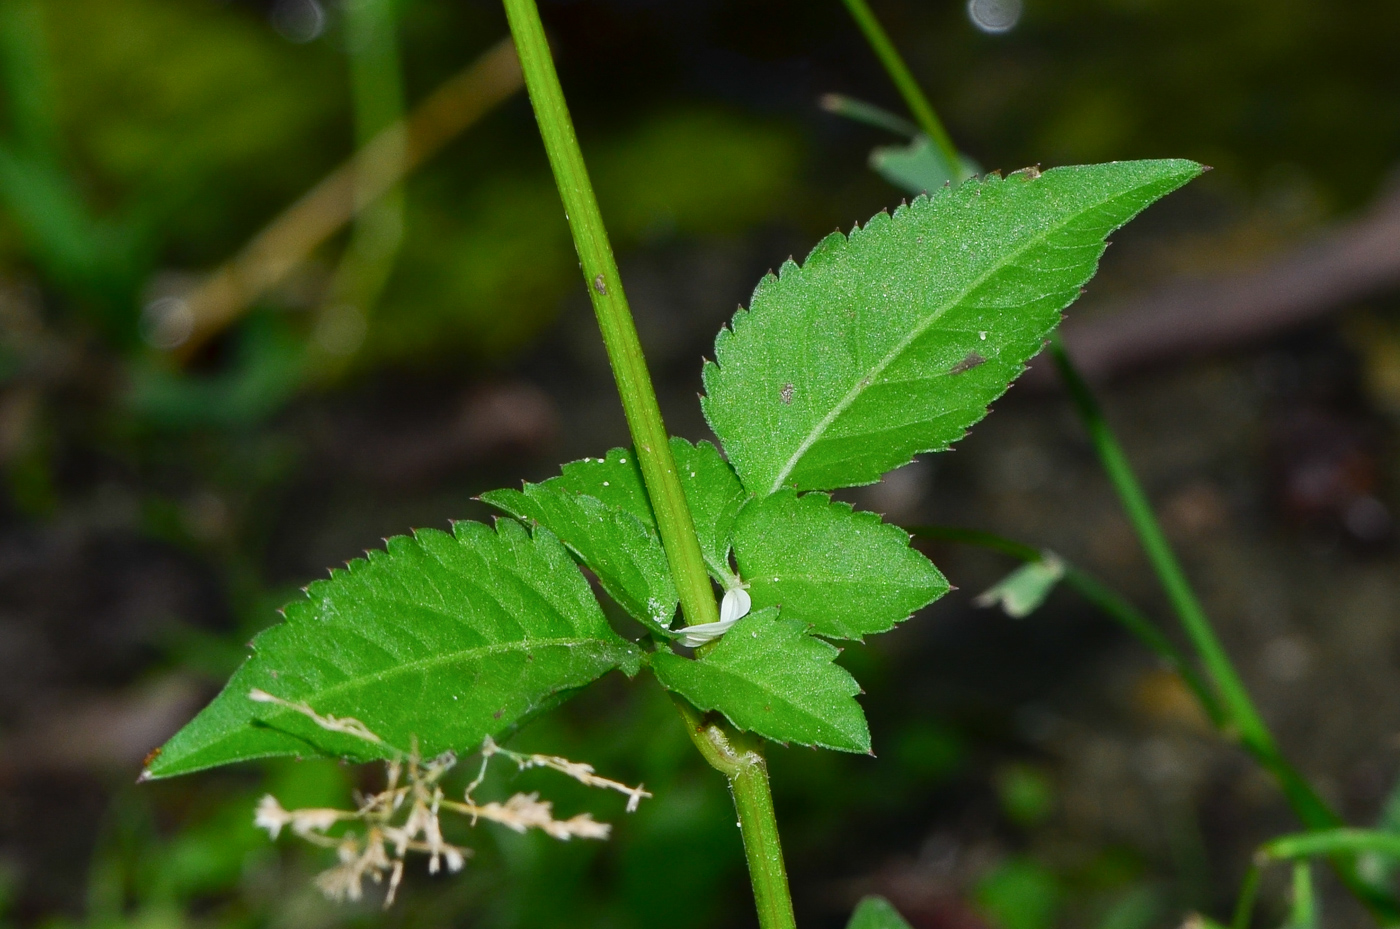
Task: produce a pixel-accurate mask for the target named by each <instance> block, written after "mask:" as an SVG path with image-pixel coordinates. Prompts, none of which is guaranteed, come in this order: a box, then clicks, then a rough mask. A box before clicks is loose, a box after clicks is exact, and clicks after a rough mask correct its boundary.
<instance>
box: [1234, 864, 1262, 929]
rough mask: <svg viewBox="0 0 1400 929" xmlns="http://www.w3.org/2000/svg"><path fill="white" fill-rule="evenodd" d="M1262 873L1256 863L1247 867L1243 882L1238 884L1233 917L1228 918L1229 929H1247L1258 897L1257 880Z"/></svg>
mask: <svg viewBox="0 0 1400 929" xmlns="http://www.w3.org/2000/svg"><path fill="white" fill-rule="evenodd" d="M1263 873H1264V872H1263V869H1262V868H1260V867H1259V863H1258V862H1255V863H1254V864H1252V865H1250V866H1249V871H1248V872H1247V873H1246V874H1245V876H1244V882H1243V883H1242V884H1240V896H1239V900H1238V901H1237V902H1236V903H1235V913H1234V916H1232V917H1231V918H1230V929H1249V921H1250V917H1252V916H1253V915H1254V900H1255V898H1257V897H1258V896H1259V878H1260V877H1262V876H1263Z"/></svg>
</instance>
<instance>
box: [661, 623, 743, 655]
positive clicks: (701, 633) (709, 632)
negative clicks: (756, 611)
mask: <svg viewBox="0 0 1400 929" xmlns="http://www.w3.org/2000/svg"><path fill="white" fill-rule="evenodd" d="M740 618H742V617H738V618H735V619H728V620H720V621H719V622H717V623H701V624H700V625H698V626H686V627H685V628H684V629H677V630H676V631H677V632H679V633H680V634H681V638H680V643H681V644H682V645H684V646H686V647H688V648H699V647H700V646H701V645H704V644H705V643H706V642H712V641H714V640H715V639H718V638H719V637H720V636H722V635H724V634H725V633H726V632H728V631H729V629H730V627H731V626H733V625H734V624H735V623H737V622H738V621H739V619H740Z"/></svg>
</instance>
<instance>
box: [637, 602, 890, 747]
mask: <svg viewBox="0 0 1400 929" xmlns="http://www.w3.org/2000/svg"><path fill="white" fill-rule="evenodd" d="M806 628H807V627H806V624H805V623H802V622H799V621H797V620H795V619H785V618H783V617H780V616H779V615H778V611H777V610H776V609H773V608H771V607H770V608H768V609H765V610H756V611H754V612H753V613H750V614H749V615H748V616H746V617H744V618H743V619H741V620H740V621H739V623H738V625H736V626H735V627H734V628H733V629H730V630H729V632H728V633H726V634H725V636H724V638H722V639H720V640H719V642H718V643H717V644H715V645H712V646H709V649H710V650H709V651H707V652H706V653H705V655H704V656H703V657H701V658H696V659H693V660H692V659H688V658H682V657H681V656H679V655H675V654H672V653H671V652H667V651H658V652H656V653H654V654H653V655H652V656H651V668H652V670H653V671H654V672H656V677H657V679H658V680H659V681H661V684H662V686H663V687H665V688H666V689H667V690H673V691H675V692H676V693H678V694H680V695H681V696H682V697H684V698H685V699H687V700H689V701H690V702H691V703H693V704H694V705H695V706H696V707H697V708H699V709H701V710H718V711H719V712H721V713H723V714H724V715H725V716H726V717H727V718H728V719H729V721H730V722H731V723H733V724H734V725H736V726H738V727H739V728H740V729H743V730H744V731H746V732H754V733H757V734H758V735H761V736H763V737H764V738H767V739H773V740H775V741H778V742H795V743H797V744H798V745H816V746H821V747H823V748H834V749H838V750H840V751H843V752H869V751H870V727H869V726H868V725H867V724H866V722H865V713H864V712H863V711H862V710H861V708H860V704H859V703H857V702H856V701H855V695H856V694H858V693H860V685H859V684H857V683H856V681H855V678H853V677H851V675H850V674H848V673H847V672H846V669H845V668H842V667H841V666H840V665H838V664H835V663H834V662H835V658H836V656H837V655H838V654H839V653H840V651H841V650H840V649H838V648H837V647H836V646H834V645H832V644H830V643H829V642H824V641H822V640H821V639H818V638H815V637H813V636H810V635H808V634H807V631H806Z"/></svg>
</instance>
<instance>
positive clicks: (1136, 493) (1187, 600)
mask: <svg viewBox="0 0 1400 929" xmlns="http://www.w3.org/2000/svg"><path fill="white" fill-rule="evenodd" d="M843 2H845V4H846V7H847V9H849V10H850V11H851V15H852V16H854V17H855V19H856V21H857V22H858V23H859V24H860V27H861V31H862V32H864V34H865V37H866V40H867V41H868V42H869V43H870V46H871V48H872V49H873V50H874V52H875V54H876V56H877V57H878V58H879V59H880V62H881V64H882V65H884V67H885V70H886V72H888V74H889V77H890V80H891V81H893V82H894V84H895V86H896V87H897V88H899V92H900V93H901V95H903V97H904V99H905V102H906V104H907V105H908V106H909V109H910V112H911V113H912V114H913V116H914V118H915V119H916V120H917V121H918V123H919V124H920V126H921V127H922V128H923V129H924V131H925V133H927V134H928V136H929V138H930V139H932V140H933V141H934V143H935V144H936V145H938V146H939V148H940V149H941V150H942V151H943V152H944V154H945V156H946V157H949V159H950V162H951V163H954V164H956V163H957V157H958V156H957V148H956V146H954V145H953V142H952V140H951V138H949V137H948V134H947V132H946V131H945V130H944V129H943V124H942V122H941V121H940V120H939V119H938V117H937V116H936V115H935V112H934V109H933V106H932V105H931V104H930V103H929V102H928V98H927V97H926V96H925V95H924V93H923V90H922V89H921V88H920V87H919V84H918V82H917V81H916V80H915V79H914V77H913V75H912V74H911V73H910V71H909V67H908V65H906V64H905V63H904V60H903V58H902V57H901V56H900V54H899V50H898V49H897V48H895V46H894V43H893V42H891V41H890V39H889V36H888V34H887V33H886V32H885V30H884V28H883V27H881V25H880V23H879V21H878V20H877V19H876V18H875V15H874V13H873V12H872V11H871V10H870V8H869V6H867V5H866V3H865V0H843ZM1050 351H1051V356H1052V357H1053V358H1054V361H1055V365H1056V367H1057V368H1058V370H1059V372H1060V375H1061V378H1062V379H1063V380H1064V383H1065V386H1066V388H1067V389H1068V391H1069V393H1070V397H1071V399H1072V400H1073V402H1074V407H1075V410H1076V412H1078V414H1079V418H1080V420H1081V421H1082V422H1083V423H1084V426H1085V428H1086V429H1087V430H1088V432H1089V437H1090V440H1091V441H1092V443H1093V445H1094V450H1095V452H1096V453H1097V454H1098V456H1099V461H1100V463H1101V464H1102V465H1103V468H1104V471H1105V472H1106V473H1107V475H1108V478H1109V481H1110V482H1111V483H1112V484H1113V488H1114V491H1115V492H1116V493H1117V494H1118V498H1119V500H1120V502H1121V503H1122V505H1123V509H1124V512H1125V513H1126V514H1127V516H1128V520H1129V522H1130V523H1131V524H1132V528H1133V532H1134V533H1135V534H1136V535H1137V538H1138V541H1139V542H1140V543H1141V544H1142V547H1143V549H1144V551H1145V552H1146V553H1147V557H1148V561H1149V562H1151V564H1152V568H1153V570H1154V571H1155V572H1156V574H1157V578H1158V580H1159V581H1160V582H1161V584H1162V587H1163V589H1164V590H1165V591H1166V593H1167V597H1168V599H1169V600H1170V601H1171V604H1172V608H1173V609H1174V611H1175V612H1176V614H1177V618H1178V619H1179V620H1180V622H1181V625H1182V628H1183V629H1184V630H1185V632H1186V635H1187V637H1188V638H1189V639H1190V640H1191V644H1192V646H1193V647H1194V648H1195V650H1196V653H1197V656H1198V657H1199V658H1200V660H1201V663H1202V665H1203V666H1204V667H1205V670H1206V673H1207V675H1208V676H1209V678H1210V681H1211V683H1212V685H1213V686H1214V688H1215V690H1216V692H1217V693H1218V694H1219V697H1220V702H1221V704H1222V705H1223V708H1224V710H1225V713H1226V723H1227V728H1226V731H1227V732H1230V731H1231V730H1232V731H1233V732H1232V734H1233V735H1234V736H1235V737H1237V738H1238V739H1239V741H1240V743H1241V744H1242V745H1243V746H1244V747H1245V748H1246V749H1247V750H1248V751H1249V752H1250V754H1252V755H1253V756H1254V757H1255V759H1256V760H1257V761H1258V762H1259V763H1260V764H1261V765H1263V766H1264V767H1265V768H1266V769H1268V771H1269V772H1270V773H1271V774H1273V775H1274V777H1275V779H1276V780H1277V781H1278V784H1279V787H1280V788H1281V789H1282V791H1283V794H1284V796H1285V797H1286V798H1287V800H1288V803H1289V805H1290V806H1291V807H1292V808H1293V811H1294V813H1295V814H1296V815H1297V816H1298V818H1299V820H1301V821H1302V823H1303V825H1305V826H1307V827H1308V828H1309V829H1330V828H1335V827H1338V826H1341V825H1343V820H1342V818H1341V817H1340V816H1339V815H1337V813H1336V812H1335V811H1333V809H1332V808H1331V807H1330V806H1329V805H1328V804H1327V803H1326V801H1324V800H1323V799H1322V798H1321V797H1320V796H1319V795H1318V793H1317V791H1316V790H1315V789H1313V787H1312V785H1311V784H1309V783H1308V781H1307V780H1306V779H1305V778H1304V777H1303V776H1302V775H1301V774H1300V773H1299V772H1298V771H1297V769H1295V768H1294V767H1293V766H1292V765H1290V764H1289V763H1288V761H1287V760H1286V759H1285V758H1284V757H1283V755H1282V753H1281V752H1280V751H1279V748H1278V744H1277V742H1276V741H1275V739H1274V737H1273V733H1271V732H1270V731H1269V728H1268V726H1267V724H1265V722H1264V720H1263V717H1261V716H1260V715H1259V711H1258V710H1257V709H1256V708H1255V706H1254V701H1253V700H1252V699H1251V698H1250V696H1249V692H1248V690H1246V688H1245V686H1244V682H1243V681H1242V680H1241V679H1240V676H1239V674H1238V672H1237V671H1236V670H1235V667H1234V665H1233V663H1232V662H1231V661H1230V658H1229V656H1228V655H1227V654H1226V653H1225V649H1224V646H1222V645H1221V643H1220V640H1219V638H1218V637H1217V636H1216V634H1215V629H1214V627H1213V626H1212V625H1211V622H1210V619H1209V618H1208V617H1207V616H1206V614H1205V611H1204V609H1202V607H1201V604H1200V601H1199V599H1197V597H1196V594H1195V591H1194V590H1192V588H1191V584H1190V582H1189V581H1187V579H1186V574H1185V572H1183V571H1182V569H1181V565H1180V563H1179V562H1178V561H1177V560H1176V555H1175V553H1174V552H1173V551H1172V548H1171V544H1170V543H1169V542H1168V541H1167V538H1166V535H1165V534H1164V533H1163V532H1162V529H1161V526H1160V524H1159V523H1158V522H1157V517H1156V515H1155V514H1154V513H1153V511H1152V506H1151V504H1149V503H1148V501H1147V497H1146V495H1145V494H1144V493H1143V492H1142V488H1141V486H1140V485H1139V484H1138V482H1137V478H1136V476H1135V475H1134V474H1133V471H1132V467H1131V465H1129V464H1128V459H1127V456H1126V455H1125V454H1124V453H1123V449H1122V446H1120V445H1119V444H1118V440H1117V438H1116V437H1115V436H1114V435H1113V432H1112V430H1111V429H1110V428H1109V426H1108V422H1107V420H1106V419H1105V418H1104V416H1103V411H1102V409H1101V408H1100V407H1099V405H1098V401H1097V400H1095V399H1094V396H1093V394H1092V393H1091V392H1090V390H1089V386H1088V384H1086V383H1085V381H1084V379H1083V378H1082V377H1080V376H1079V373H1078V372H1077V371H1076V370H1075V368H1074V364H1073V362H1072V361H1071V360H1070V358H1069V355H1068V354H1067V353H1066V352H1065V349H1064V344H1063V342H1062V341H1061V340H1060V337H1059V335H1058V333H1057V334H1055V335H1053V336H1051V341H1050ZM1114 615H1115V616H1116V617H1117V618H1119V619H1120V621H1121V619H1122V616H1121V615H1120V614H1117V613H1115V614H1114ZM1139 634H1141V633H1139ZM1207 710H1209V707H1207ZM1332 860H1333V864H1334V866H1335V867H1336V869H1337V874H1338V876H1339V877H1340V878H1341V880H1342V882H1343V883H1344V884H1346V886H1347V889H1348V890H1350V891H1351V893H1352V894H1353V895H1354V896H1355V897H1356V898H1357V900H1359V901H1360V902H1361V903H1362V904H1364V905H1365V906H1366V908H1367V909H1368V910H1370V911H1371V914H1372V915H1373V916H1374V917H1375V918H1376V919H1377V920H1378V921H1379V922H1380V923H1381V924H1382V925H1396V924H1400V901H1397V900H1396V898H1395V895H1394V894H1393V893H1390V892H1388V891H1386V890H1385V889H1383V888H1379V887H1377V886H1375V885H1374V884H1372V883H1371V882H1369V881H1367V880H1366V879H1365V877H1364V876H1363V875H1362V874H1361V873H1360V871H1359V870H1358V869H1357V861H1356V858H1355V857H1354V856H1346V855H1339V856H1334V857H1333V859H1332Z"/></svg>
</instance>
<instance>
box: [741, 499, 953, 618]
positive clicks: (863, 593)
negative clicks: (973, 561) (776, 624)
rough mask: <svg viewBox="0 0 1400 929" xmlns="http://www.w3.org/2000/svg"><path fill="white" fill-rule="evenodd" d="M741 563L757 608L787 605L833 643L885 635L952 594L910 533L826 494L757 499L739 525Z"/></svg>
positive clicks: (744, 511)
mask: <svg viewBox="0 0 1400 929" xmlns="http://www.w3.org/2000/svg"><path fill="white" fill-rule="evenodd" d="M734 559H735V561H737V562H738V564H739V576H740V577H741V578H743V580H744V582H745V583H746V584H748V590H749V596H751V597H752V598H753V605H754V606H755V607H764V606H781V607H782V608H783V616H785V617H787V618H788V619H798V620H801V621H803V622H805V623H809V624H811V626H812V630H813V631H814V632H816V633H817V634H818V635H824V636H829V637H831V638H838V639H859V638H862V637H864V636H867V635H870V634H872V633H876V632H886V631H888V630H890V629H892V628H894V625H895V623H898V622H902V621H903V620H905V619H908V618H909V616H910V615H911V614H912V613H913V612H914V611H915V610H917V609H919V608H921V607H924V606H927V605H928V604H930V603H932V602H933V601H934V600H937V599H938V598H939V597H941V596H943V595H944V594H945V593H947V592H948V581H947V579H946V578H944V577H943V574H942V573H941V572H940V571H939V570H938V569H937V568H935V567H934V566H933V563H932V562H930V561H929V560H928V559H927V558H925V557H924V556H923V554H922V553H921V552H919V551H916V550H915V549H912V548H910V547H909V534H908V533H906V532H905V531H904V530H903V529H900V528H899V527H898V526H891V525H889V524H888V523H884V522H881V521H880V517H879V516H876V515H875V514H874V513H865V512H861V511H859V510H855V509H852V508H851V506H850V505H849V504H845V503H839V502H836V501H833V500H831V499H830V498H829V497H827V496H826V495H825V494H803V495H801V496H799V495H798V494H797V492H796V491H793V490H780V491H778V492H777V493H775V494H773V495H772V496H769V497H762V498H756V499H753V500H750V501H749V502H748V503H747V504H746V505H745V506H744V508H743V509H742V510H741V511H740V512H739V518H738V521H737V522H736V523H735V526H734Z"/></svg>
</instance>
